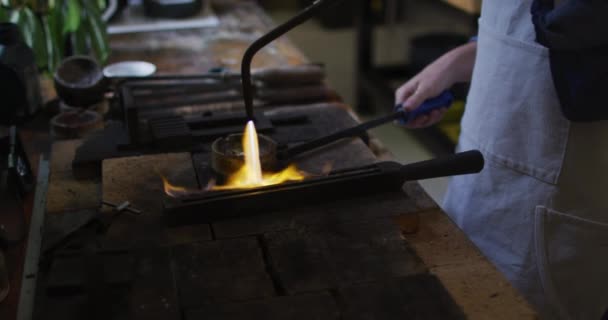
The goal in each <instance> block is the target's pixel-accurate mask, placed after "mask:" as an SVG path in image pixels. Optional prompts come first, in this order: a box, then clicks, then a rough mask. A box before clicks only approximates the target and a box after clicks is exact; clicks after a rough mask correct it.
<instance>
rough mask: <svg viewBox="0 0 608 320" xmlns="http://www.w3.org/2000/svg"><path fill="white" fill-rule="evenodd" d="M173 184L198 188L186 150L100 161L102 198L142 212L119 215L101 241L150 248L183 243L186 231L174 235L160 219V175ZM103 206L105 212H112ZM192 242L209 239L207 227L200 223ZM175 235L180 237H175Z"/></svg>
mask: <svg viewBox="0 0 608 320" xmlns="http://www.w3.org/2000/svg"><path fill="white" fill-rule="evenodd" d="M161 174H162V175H164V176H165V177H167V179H168V180H169V181H170V182H171V183H173V184H176V185H180V186H184V187H187V188H198V182H197V181H196V174H195V173H194V169H193V167H192V160H191V157H190V154H189V153H175V154H157V155H146V156H138V157H127V158H117V159H108V160H104V161H103V198H104V200H105V201H109V202H112V203H116V204H119V203H122V202H123V201H129V202H130V203H131V204H132V205H133V206H134V207H135V208H137V209H139V210H141V211H142V212H143V213H142V214H141V215H139V216H134V215H130V214H126V213H125V214H122V215H121V216H119V217H117V218H115V219H114V221H113V224H112V227H111V228H110V229H109V230H108V234H107V235H106V237H105V239H104V240H103V241H104V244H105V245H107V246H109V247H121V246H122V247H124V246H127V247H130V246H137V247H142V246H143V247H149V246H155V245H164V244H168V243H169V242H170V240H169V239H170V238H171V239H172V240H171V242H175V241H178V242H180V241H181V242H183V241H184V240H183V238H184V237H185V236H186V234H179V236H177V235H176V231H175V230H173V231H172V230H169V229H167V228H165V226H164V224H163V222H162V199H163V197H164V196H165V195H164V191H163V184H162V180H161V177H160V175H161ZM112 210H113V209H112V208H110V207H107V206H104V212H105V213H106V214H108V215H111V214H113V213H112ZM192 235H193V236H194V238H192V239H191V240H192V241H198V240H208V239H211V232H210V230H209V228H208V227H207V226H200V227H199V228H197V229H196V234H192ZM176 237H179V238H181V239H178V240H176Z"/></svg>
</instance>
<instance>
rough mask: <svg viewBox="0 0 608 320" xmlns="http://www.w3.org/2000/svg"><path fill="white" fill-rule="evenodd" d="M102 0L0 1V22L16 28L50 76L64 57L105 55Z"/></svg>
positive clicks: (38, 63)
mask: <svg viewBox="0 0 608 320" xmlns="http://www.w3.org/2000/svg"><path fill="white" fill-rule="evenodd" d="M105 6H106V1H105V0H0V22H12V23H15V24H17V25H19V27H20V30H21V33H22V34H23V38H24V40H25V42H26V43H27V44H28V45H29V46H30V47H31V48H32V50H33V51H34V54H35V56H36V64H37V65H38V68H39V70H40V71H42V72H49V73H51V74H52V73H53V72H54V71H55V69H56V68H57V66H58V65H59V63H60V62H61V60H62V59H63V58H64V57H67V56H71V55H75V54H84V55H92V56H94V57H95V58H96V59H97V61H99V62H100V63H102V64H103V63H105V62H106V60H107V58H108V54H109V47H108V40H107V39H108V38H107V33H106V24H105V21H104V20H103V19H102V14H103V10H104V9H105Z"/></svg>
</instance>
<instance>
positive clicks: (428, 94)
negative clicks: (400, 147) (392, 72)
mask: <svg viewBox="0 0 608 320" xmlns="http://www.w3.org/2000/svg"><path fill="white" fill-rule="evenodd" d="M476 48H477V46H476V44H475V43H469V44H466V45H463V46H460V47H458V48H456V49H454V50H452V51H450V52H448V53H446V54H445V55H443V56H441V57H440V58H439V59H437V60H436V61H435V62H433V63H431V64H430V65H428V66H427V67H426V68H425V69H424V70H422V71H421V72H420V73H419V74H417V75H416V76H415V77H413V78H412V79H410V80H409V81H408V82H406V83H405V84H403V85H402V86H401V87H399V88H398V89H397V91H396V92H395V104H397V105H401V107H402V108H404V109H405V110H407V111H412V110H414V109H416V108H418V107H419V106H420V105H421V104H422V103H423V102H424V101H425V100H427V99H430V98H434V97H436V96H438V95H439V94H441V93H442V92H443V91H445V90H447V89H449V88H450V87H451V86H452V85H453V84H454V83H456V82H464V81H469V80H470V78H471V73H472V70H473V65H474V63H475V53H476ZM446 110H447V108H441V109H439V110H433V111H432V112H431V113H430V114H428V115H421V116H419V117H416V118H415V119H412V120H411V121H409V122H408V123H407V124H406V125H405V127H407V128H424V127H428V126H430V125H433V124H435V123H437V122H439V121H440V120H441V118H442V117H443V115H444V114H445V112H446Z"/></svg>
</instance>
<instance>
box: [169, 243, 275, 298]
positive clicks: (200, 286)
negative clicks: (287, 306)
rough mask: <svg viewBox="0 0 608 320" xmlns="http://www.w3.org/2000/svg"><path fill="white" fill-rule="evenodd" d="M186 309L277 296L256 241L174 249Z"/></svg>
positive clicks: (173, 255)
mask: <svg viewBox="0 0 608 320" xmlns="http://www.w3.org/2000/svg"><path fill="white" fill-rule="evenodd" d="M172 257H173V260H174V262H175V277H176V279H177V287H178V288H179V297H180V303H181V306H182V307H185V308H188V307H196V306H202V305H209V304H214V303H220V302H230V301H243V300H250V299H254V298H258V299H259V298H266V297H271V296H273V295H274V294H275V290H274V286H273V282H272V279H271V278H270V276H269V275H268V273H267V272H266V266H265V263H264V259H263V255H262V252H261V250H260V248H259V246H258V241H257V239H256V238H253V237H250V238H240V239H232V240H220V241H211V242H199V243H191V244H187V245H181V246H176V247H174V248H173V250H172Z"/></svg>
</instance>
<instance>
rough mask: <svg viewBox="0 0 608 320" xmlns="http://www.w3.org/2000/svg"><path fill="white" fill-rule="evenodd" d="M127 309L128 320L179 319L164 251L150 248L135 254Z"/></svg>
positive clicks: (167, 258) (178, 309)
mask: <svg viewBox="0 0 608 320" xmlns="http://www.w3.org/2000/svg"><path fill="white" fill-rule="evenodd" d="M129 306H130V315H131V317H130V318H129V319H134V320H138V319H141V320H148V319H150V320H154V319H159V320H178V319H181V313H180V308H179V303H178V300H177V292H176V288H175V280H174V277H173V272H172V270H171V262H170V260H169V250H168V249H161V248H154V249H148V250H141V251H139V252H137V265H136V268H135V276H134V280H133V285H132V288H131V294H130V295H129Z"/></svg>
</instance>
